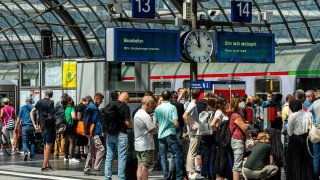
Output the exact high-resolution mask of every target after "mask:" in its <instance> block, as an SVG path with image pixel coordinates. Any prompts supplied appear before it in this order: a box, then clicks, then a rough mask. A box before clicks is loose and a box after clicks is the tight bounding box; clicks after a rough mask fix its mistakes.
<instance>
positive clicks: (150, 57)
mask: <svg viewBox="0 0 320 180" xmlns="http://www.w3.org/2000/svg"><path fill="white" fill-rule="evenodd" d="M112 32H113V33H112ZM106 41H107V48H106V53H107V56H106V57H107V61H134V62H136V61H145V62H180V31H178V30H146V29H112V30H109V29H108V30H107V38H106Z"/></svg>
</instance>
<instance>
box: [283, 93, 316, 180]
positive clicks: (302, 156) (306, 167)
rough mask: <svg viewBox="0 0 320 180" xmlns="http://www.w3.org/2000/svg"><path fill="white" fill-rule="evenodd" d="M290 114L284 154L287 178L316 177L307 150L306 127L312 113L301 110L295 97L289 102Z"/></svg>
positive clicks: (297, 179)
mask: <svg viewBox="0 0 320 180" xmlns="http://www.w3.org/2000/svg"><path fill="white" fill-rule="evenodd" d="M289 108H290V110H291V111H292V114H290V115H289V118H288V127H287V128H288V129H287V131H288V135H289V144H288V152H287V156H286V164H287V168H286V169H287V173H286V179H287V180H301V179H318V178H315V177H314V173H313V163H312V157H311V156H310V154H309V152H308V144H307V141H308V139H307V137H308V129H309V126H310V123H311V118H312V115H311V113H309V112H304V111H303V110H302V103H301V101H299V100H297V99H292V100H290V102H289Z"/></svg>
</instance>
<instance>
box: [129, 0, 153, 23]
mask: <svg viewBox="0 0 320 180" xmlns="http://www.w3.org/2000/svg"><path fill="white" fill-rule="evenodd" d="M132 17H133V18H149V19H153V18H155V17H156V6H155V0H132Z"/></svg>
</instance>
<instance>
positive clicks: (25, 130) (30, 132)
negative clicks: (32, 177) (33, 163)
mask: <svg viewBox="0 0 320 180" xmlns="http://www.w3.org/2000/svg"><path fill="white" fill-rule="evenodd" d="M34 131H35V129H34V127H33V126H32V125H26V126H22V148H23V153H24V155H26V154H28V149H29V150H30V157H32V158H33V157H34V155H35V150H34V148H35V136H34Z"/></svg>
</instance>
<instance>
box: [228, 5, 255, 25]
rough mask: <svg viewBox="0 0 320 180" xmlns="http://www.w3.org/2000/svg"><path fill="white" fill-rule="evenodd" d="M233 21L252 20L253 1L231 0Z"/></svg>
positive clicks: (249, 21) (248, 21)
mask: <svg viewBox="0 0 320 180" xmlns="http://www.w3.org/2000/svg"><path fill="white" fill-rule="evenodd" d="M231 21H232V22H246V23H251V22H252V2H249V1H231Z"/></svg>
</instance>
